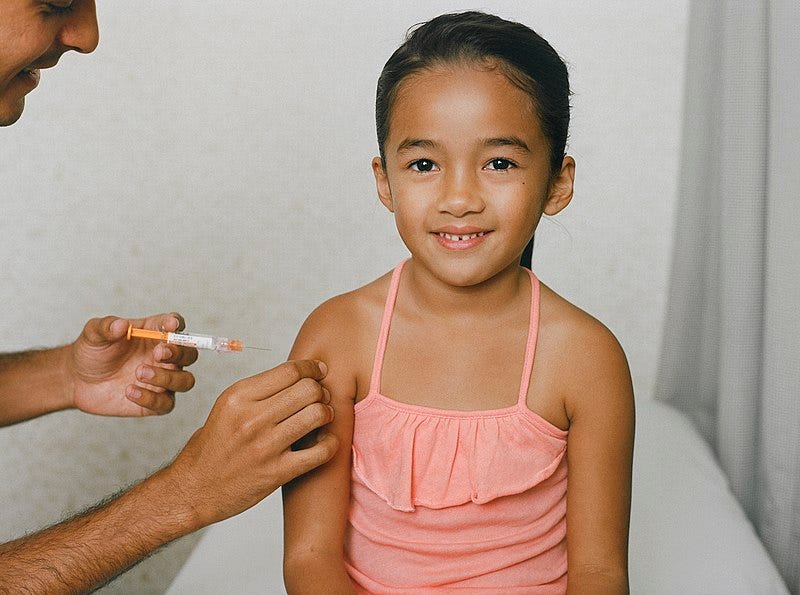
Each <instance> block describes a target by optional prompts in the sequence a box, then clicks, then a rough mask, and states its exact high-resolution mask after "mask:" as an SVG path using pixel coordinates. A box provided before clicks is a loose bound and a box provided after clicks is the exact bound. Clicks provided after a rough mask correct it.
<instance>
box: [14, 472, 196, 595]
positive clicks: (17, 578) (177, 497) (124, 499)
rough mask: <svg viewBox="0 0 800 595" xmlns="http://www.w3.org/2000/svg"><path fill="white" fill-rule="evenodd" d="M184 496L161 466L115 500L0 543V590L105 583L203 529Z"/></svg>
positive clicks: (62, 589) (63, 589)
mask: <svg viewBox="0 0 800 595" xmlns="http://www.w3.org/2000/svg"><path fill="white" fill-rule="evenodd" d="M181 496H182V491H181V490H180V489H179V488H178V487H177V486H176V485H175V483H174V481H172V480H171V479H170V477H169V474H168V473H167V472H164V471H162V472H159V473H157V474H156V475H154V476H152V477H151V478H149V479H148V480H146V481H144V482H142V483H141V484H139V485H137V486H135V487H133V488H132V489H131V490H129V491H128V492H126V493H124V494H122V495H121V496H119V497H118V498H117V499H115V500H112V501H110V502H108V503H105V504H101V505H99V506H97V507H95V508H93V509H91V510H89V511H87V512H85V513H83V514H81V515H79V516H77V517H74V518H72V519H70V520H68V521H64V522H63V523H60V524H58V525H54V526H53V527H50V528H48V529H46V530H44V531H42V532H40V533H36V534H35V535H32V536H29V537H23V538H21V539H18V540H16V541H12V542H10V543H7V544H4V545H0V592H3V593H12V592H13V593H76V592H85V591H89V590H91V589H94V588H96V587H99V586H101V585H103V584H105V583H106V582H108V581H109V580H111V579H113V578H114V577H116V576H117V575H119V574H121V573H122V572H124V571H125V570H127V569H128V568H130V567H131V566H133V565H134V564H135V563H137V562H138V561H140V560H141V559H143V558H145V557H146V556H147V555H149V554H150V553H151V552H153V551H155V550H156V549H158V548H159V547H161V546H162V545H164V544H166V543H169V542H170V541H172V540H173V539H176V538H178V537H181V536H183V535H186V534H188V533H191V532H192V531H194V530H196V529H199V528H200V525H199V524H198V520H197V519H196V518H194V515H193V513H192V510H191V508H190V507H189V506H188V505H187V504H186V503H185V502H184V501H182V497H181Z"/></svg>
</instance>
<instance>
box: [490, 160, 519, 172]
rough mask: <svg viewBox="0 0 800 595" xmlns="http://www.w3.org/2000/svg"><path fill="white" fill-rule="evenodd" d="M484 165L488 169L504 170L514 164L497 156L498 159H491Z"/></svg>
mask: <svg viewBox="0 0 800 595" xmlns="http://www.w3.org/2000/svg"><path fill="white" fill-rule="evenodd" d="M486 167H487V168H489V169H499V170H505V169H511V168H512V167H516V166H515V165H514V163H513V162H512V161H509V160H508V159H502V158H498V159H492V160H491V161H490V162H489V163H487V164H486Z"/></svg>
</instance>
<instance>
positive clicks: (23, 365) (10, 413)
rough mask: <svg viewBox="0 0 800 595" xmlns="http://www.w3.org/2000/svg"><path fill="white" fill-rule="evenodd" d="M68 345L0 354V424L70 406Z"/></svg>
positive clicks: (15, 421)
mask: <svg viewBox="0 0 800 595" xmlns="http://www.w3.org/2000/svg"><path fill="white" fill-rule="evenodd" d="M66 358H67V348H66V347H57V348H55V349H43V350H41V351H26V352H23V353H7V354H0V426H8V425H11V424H14V423H17V422H20V421H24V420H26V419H31V418H33V417H37V416H39V415H44V414H45V413H50V412H51V411H59V410H61V409H66V408H68V407H69V406H70V403H69V400H68V399H67V397H66V395H67V394H68V387H67V386H66V379H65V377H64V370H65V361H66Z"/></svg>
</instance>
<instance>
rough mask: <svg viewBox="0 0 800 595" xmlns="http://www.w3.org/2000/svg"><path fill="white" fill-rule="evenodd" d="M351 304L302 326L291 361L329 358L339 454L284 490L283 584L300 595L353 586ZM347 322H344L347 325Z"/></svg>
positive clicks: (340, 301) (331, 307)
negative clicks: (348, 562) (348, 538)
mask: <svg viewBox="0 0 800 595" xmlns="http://www.w3.org/2000/svg"><path fill="white" fill-rule="evenodd" d="M346 302H347V300H346V299H344V298H342V297H340V298H334V300H331V301H329V302H326V303H325V304H323V305H322V306H320V307H319V308H318V309H317V310H316V311H315V312H314V313H312V314H311V316H309V318H308V320H306V322H305V324H304V325H303V327H302V329H301V330H300V333H299V334H298V337H297V339H296V341H295V344H294V347H293V349H292V353H291V356H290V357H314V358H323V357H324V358H326V359H325V361H326V362H327V363H328V365H329V371H328V375H327V376H326V377H325V380H324V381H323V384H324V386H325V387H326V388H327V389H328V390H329V391H330V395H331V404H332V406H333V408H334V410H335V418H334V421H333V423H331V424H330V426H329V427H328V431H329V432H331V433H332V434H333V435H334V436H336V438H337V439H338V442H339V450H338V452H337V454H336V455H335V456H334V458H333V459H332V460H331V461H330V462H328V463H327V464H325V465H323V466H321V467H319V468H318V469H315V470H314V471H312V472H311V473H308V474H306V475H304V476H302V477H300V478H298V479H296V480H295V481H293V482H291V483H289V484H286V485H285V486H284V487H283V490H282V491H283V510H284V562H283V569H284V583H285V586H286V589H287V591H288V592H289V593H290V594H292V595H294V594H298V593H348V592H353V586H352V583H351V581H350V578H349V576H348V575H347V572H346V570H345V566H344V560H343V551H344V539H345V528H346V522H347V514H348V510H349V503H350V459H351V445H352V436H353V402H354V401H353V399H354V396H355V394H356V385H355V381H354V379H353V378H354V375H353V372H352V366H353V363H352V357H353V355H352V346H353V345H355V344H356V343H357V341H356V337H355V332H356V331H355V329H356V328H357V327H358V324H357V321H356V318H355V317H354V315H353V312H352V309H351V308H348V307H347V306H348V304H347V303H346ZM343 321H344V322H343Z"/></svg>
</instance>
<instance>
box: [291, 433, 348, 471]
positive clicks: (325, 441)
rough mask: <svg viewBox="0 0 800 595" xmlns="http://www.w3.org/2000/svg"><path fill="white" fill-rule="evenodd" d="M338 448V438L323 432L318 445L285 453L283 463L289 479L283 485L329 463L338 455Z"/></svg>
mask: <svg viewBox="0 0 800 595" xmlns="http://www.w3.org/2000/svg"><path fill="white" fill-rule="evenodd" d="M338 448H339V440H338V439H337V438H336V436H334V435H333V434H330V433H328V432H321V433H320V436H319V438H318V440H317V443H316V444H314V445H313V446H310V447H308V448H305V449H303V450H294V451H288V452H286V453H284V456H283V461H284V464H285V469H286V473H287V477H286V478H285V479H284V481H283V483H286V482H287V481H289V480H291V479H294V478H295V477H297V476H298V475H302V474H303V473H308V472H309V471H311V470H312V469H315V468H316V467H319V466H320V465H322V464H323V463H327V462H328V461H330V460H331V459H332V458H333V455H335V454H336V450H337V449H338Z"/></svg>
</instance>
